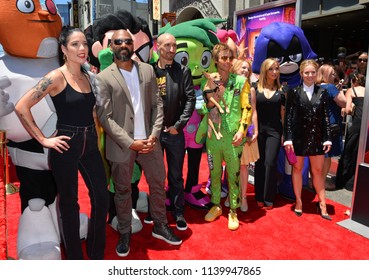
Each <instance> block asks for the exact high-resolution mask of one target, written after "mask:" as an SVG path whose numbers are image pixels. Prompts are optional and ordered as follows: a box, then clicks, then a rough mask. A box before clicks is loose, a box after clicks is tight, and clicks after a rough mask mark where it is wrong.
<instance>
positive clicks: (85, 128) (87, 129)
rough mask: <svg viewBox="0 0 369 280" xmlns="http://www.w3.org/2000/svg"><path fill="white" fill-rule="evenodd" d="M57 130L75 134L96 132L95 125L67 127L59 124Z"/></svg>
mask: <svg viewBox="0 0 369 280" xmlns="http://www.w3.org/2000/svg"><path fill="white" fill-rule="evenodd" d="M56 129H61V130H66V131H70V132H74V133H79V132H91V131H94V130H96V129H95V125H94V124H92V125H89V126H73V125H66V124H57V125H56Z"/></svg>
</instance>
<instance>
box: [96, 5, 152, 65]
mask: <svg viewBox="0 0 369 280" xmlns="http://www.w3.org/2000/svg"><path fill="white" fill-rule="evenodd" d="M118 29H124V30H128V32H129V33H130V34H131V36H132V39H133V41H134V54H133V56H132V59H134V60H137V61H142V62H149V61H150V58H151V56H152V48H153V40H152V35H151V32H150V29H149V26H148V24H147V22H146V21H145V20H144V19H142V18H140V17H135V16H133V15H132V14H131V13H130V12H128V11H126V10H119V11H117V12H116V13H115V14H108V15H106V16H104V17H102V18H100V19H98V20H96V21H95V22H94V23H93V26H92V30H93V38H94V43H93V45H92V48H91V49H92V53H93V56H94V57H96V58H98V63H96V64H95V66H96V67H99V68H100V69H101V70H103V69H105V68H106V67H107V66H109V65H110V64H111V63H112V62H113V53H112V52H111V50H110V48H109V45H110V40H111V36H112V35H113V33H114V31H115V30H118ZM101 51H103V52H102V53H100V52H101ZM101 64H102V65H101Z"/></svg>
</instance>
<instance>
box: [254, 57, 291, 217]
mask: <svg viewBox="0 0 369 280" xmlns="http://www.w3.org/2000/svg"><path fill="white" fill-rule="evenodd" d="M279 76H280V72H279V63H278V62H277V61H276V60H275V59H272V58H268V59H266V60H264V61H263V63H262V65H261V67H260V75H259V80H258V81H257V83H255V84H253V85H252V87H251V106H252V111H253V116H252V118H253V119H252V121H253V123H254V124H255V133H254V134H255V135H256V136H257V142H258V146H259V154H260V158H259V159H258V160H257V161H256V162H255V199H256V202H257V205H258V207H265V209H267V210H271V209H273V204H274V200H275V195H276V192H277V158H278V153H279V150H280V147H281V141H282V140H281V137H282V118H283V117H284V104H285V96H284V93H283V92H282V90H281V84H280V82H279Z"/></svg>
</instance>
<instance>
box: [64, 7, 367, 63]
mask: <svg viewBox="0 0 369 280" xmlns="http://www.w3.org/2000/svg"><path fill="white" fill-rule="evenodd" d="M286 1H291V0H286ZM286 1H284V0H280V1H271V0H229V1H224V0H202V1H197V0H181V1H178V0H141V1H139V0H137V1H127V0H71V3H72V21H71V24H72V25H78V26H79V27H80V28H81V29H83V30H86V29H87V28H88V27H89V26H90V25H91V24H92V22H93V21H94V20H95V19H97V18H99V17H102V16H104V15H105V14H108V13H113V12H115V11H117V10H120V9H125V10H128V11H131V12H132V14H134V15H136V16H140V17H142V18H144V19H145V20H146V21H147V22H148V23H149V26H150V27H151V31H152V34H153V35H156V34H157V32H158V31H159V30H160V28H161V27H162V26H164V25H165V24H166V23H167V22H172V23H180V22H184V21H188V20H193V19H197V18H209V17H211V18H222V19H225V20H226V21H225V23H224V24H221V25H220V26H219V28H226V29H233V28H234V23H233V21H234V15H235V12H237V11H241V10H247V9H253V8H255V7H258V6H260V5H263V4H266V3H269V2H276V3H283V2H286ZM296 3H298V5H300V7H301V15H302V16H301V23H300V26H301V28H302V29H303V30H304V32H305V35H306V37H307V38H308V40H309V42H310V44H311V46H312V48H313V49H314V51H315V52H317V53H318V55H319V56H325V57H334V56H335V55H336V50H337V48H338V47H341V46H343V47H345V48H346V49H347V53H348V54H349V53H354V52H356V51H359V50H361V51H367V49H368V38H369V36H368V34H369V0H335V1H331V0H296ZM155 11H157V13H155ZM154 14H155V15H156V16H159V18H157V17H156V20H153V15H154ZM154 17H155V16H154Z"/></svg>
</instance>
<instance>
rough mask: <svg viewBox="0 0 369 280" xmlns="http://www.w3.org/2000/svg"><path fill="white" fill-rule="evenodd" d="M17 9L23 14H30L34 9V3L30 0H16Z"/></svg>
mask: <svg viewBox="0 0 369 280" xmlns="http://www.w3.org/2000/svg"><path fill="white" fill-rule="evenodd" d="M17 9H18V10H19V11H20V12H22V13H25V14H30V13H32V12H33V11H34V10H35V4H34V3H33V1H32V0H18V1H17Z"/></svg>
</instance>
